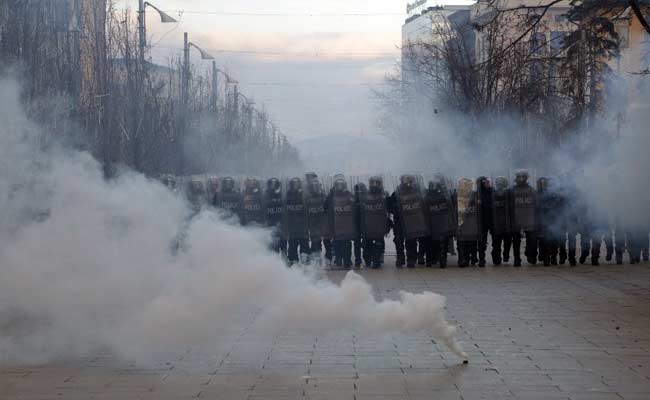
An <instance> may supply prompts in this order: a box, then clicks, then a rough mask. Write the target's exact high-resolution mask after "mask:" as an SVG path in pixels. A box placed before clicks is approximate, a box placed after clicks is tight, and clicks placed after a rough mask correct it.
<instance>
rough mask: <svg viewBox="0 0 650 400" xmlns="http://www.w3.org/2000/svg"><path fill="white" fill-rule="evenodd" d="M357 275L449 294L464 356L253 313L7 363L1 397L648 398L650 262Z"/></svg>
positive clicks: (386, 285) (386, 293) (377, 285)
mask: <svg viewBox="0 0 650 400" xmlns="http://www.w3.org/2000/svg"><path fill="white" fill-rule="evenodd" d="M361 273H362V275H363V276H364V277H366V279H368V280H369V281H370V282H371V283H372V285H373V287H374V289H375V291H376V295H377V296H379V297H396V296H397V294H398V291H399V290H408V291H413V292H419V291H425V290H432V291H435V292H437V293H441V294H444V295H446V296H447V298H448V317H449V319H450V320H452V321H454V322H456V323H457V324H459V325H460V328H461V329H460V331H461V332H460V335H459V338H460V340H461V341H462V342H463V344H464V347H465V349H466V351H468V353H470V355H471V362H470V363H469V365H463V364H461V363H460V361H461V360H459V359H457V358H456V357H455V356H453V355H452V354H451V353H449V352H448V351H447V350H446V349H445V348H444V347H442V346H441V345H439V344H436V343H435V342H434V341H433V340H432V339H431V338H430V337H428V336H426V335H419V336H405V335H385V336H374V337H360V336H359V335H355V334H353V333H350V332H337V333H332V334H328V335H326V336H322V337H313V336H304V335H297V334H286V335H283V336H279V337H264V336H262V335H261V332H259V331H258V330H256V321H255V318H254V316H248V317H247V318H242V322H241V323H240V324H233V326H231V327H230V329H229V332H230V334H228V335H225V336H224V337H220V338H217V339H215V344H214V347H213V348H211V349H209V350H198V349H194V348H190V347H188V349H187V350H186V351H185V352H184V353H183V354H178V355H177V356H175V357H173V358H170V359H168V360H167V361H166V362H161V363H158V364H156V365H153V366H151V365H147V366H146V367H145V366H143V365H139V364H138V363H137V362H133V363H129V362H123V361H119V360H116V359H114V358H112V357H110V356H108V355H98V356H96V357H93V358H88V359H85V360H78V361H74V362H61V363H58V364H53V365H45V366H19V365H4V366H1V367H0V399H7V400H9V399H125V400H129V399H189V398H206V399H354V400H361V399H378V400H386V399H464V400H470V399H572V400H580V399H589V400H601V399H603V400H604V399H630V400H632V399H638V400H647V399H650V265H648V264H643V265H637V266H629V265H627V266H612V265H610V266H601V267H585V266H582V267H577V268H569V267H563V268H554V267H550V268H549V267H532V268H531V267H528V268H521V269H513V268H511V267H506V266H504V267H498V268H494V267H492V268H490V267H488V268H485V269H479V268H470V269H465V270H461V269H458V268H449V269H447V270H439V269H416V270H402V271H397V270H395V269H394V268H392V267H387V268H385V269H384V270H382V271H369V270H364V271H362V272H361ZM343 275H344V272H332V273H331V274H330V277H331V279H334V280H340V279H342V277H343Z"/></svg>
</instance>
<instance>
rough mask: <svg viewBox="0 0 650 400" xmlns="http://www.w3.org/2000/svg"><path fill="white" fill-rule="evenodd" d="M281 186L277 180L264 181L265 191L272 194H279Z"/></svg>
mask: <svg viewBox="0 0 650 400" xmlns="http://www.w3.org/2000/svg"><path fill="white" fill-rule="evenodd" d="M281 189H282V184H281V183H280V180H279V179H278V178H271V179H269V180H267V181H266V190H267V191H269V192H273V193H276V194H277V193H280V190H281Z"/></svg>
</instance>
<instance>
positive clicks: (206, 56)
mask: <svg viewBox="0 0 650 400" xmlns="http://www.w3.org/2000/svg"><path fill="white" fill-rule="evenodd" d="M183 36H184V42H183V98H184V99H186V98H187V90H188V89H189V81H190V48H191V47H194V48H195V49H197V50H198V51H199V53H200V54H201V59H202V60H214V57H212V55H211V54H210V53H208V52H207V51H205V50H203V49H202V48H200V47H199V46H197V45H196V44H194V43H192V42H190V41H189V38H188V34H187V32H185V34H184V35H183Z"/></svg>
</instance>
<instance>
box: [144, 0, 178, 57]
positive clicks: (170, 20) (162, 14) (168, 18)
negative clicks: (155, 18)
mask: <svg viewBox="0 0 650 400" xmlns="http://www.w3.org/2000/svg"><path fill="white" fill-rule="evenodd" d="M147 7H151V8H153V9H154V10H155V11H156V12H157V13H158V15H160V22H162V23H163V24H170V23H175V22H178V21H176V20H175V19H174V18H172V17H171V16H170V15H169V14H166V13H165V12H164V11H162V10H161V9H159V8H158V7H156V6H154V5H153V4H151V3H149V2H147V1H144V0H138V41H139V47H140V61H141V63H142V65H144V61H145V57H144V54H145V51H146V49H147V19H146V13H145V12H146V8H147Z"/></svg>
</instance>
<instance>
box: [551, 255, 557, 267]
mask: <svg viewBox="0 0 650 400" xmlns="http://www.w3.org/2000/svg"><path fill="white" fill-rule="evenodd" d="M551 265H553V266H556V265H557V256H551Z"/></svg>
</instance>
